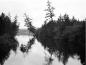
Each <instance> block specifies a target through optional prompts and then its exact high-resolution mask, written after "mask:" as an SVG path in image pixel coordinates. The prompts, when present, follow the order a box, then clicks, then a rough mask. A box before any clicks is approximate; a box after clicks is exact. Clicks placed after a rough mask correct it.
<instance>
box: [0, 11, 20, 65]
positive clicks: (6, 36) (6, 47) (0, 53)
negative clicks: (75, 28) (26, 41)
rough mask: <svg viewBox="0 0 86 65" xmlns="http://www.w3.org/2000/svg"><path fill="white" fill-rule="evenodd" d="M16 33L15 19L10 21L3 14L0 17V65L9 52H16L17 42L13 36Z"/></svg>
mask: <svg viewBox="0 0 86 65" xmlns="http://www.w3.org/2000/svg"><path fill="white" fill-rule="evenodd" d="M17 31H18V25H17V18H16V17H15V19H14V21H13V22H12V21H11V18H10V17H9V16H6V15H5V14H4V13H2V14H1V15H0V64H1V65H3V64H4V62H5V60H6V59H7V58H8V57H9V55H10V51H11V50H13V51H16V49H17V46H18V42H17V40H16V39H15V36H16V34H17Z"/></svg>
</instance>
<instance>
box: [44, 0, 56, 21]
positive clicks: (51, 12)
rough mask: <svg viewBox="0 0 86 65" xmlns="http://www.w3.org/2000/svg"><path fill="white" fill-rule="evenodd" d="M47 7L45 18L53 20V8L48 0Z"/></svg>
mask: <svg viewBox="0 0 86 65" xmlns="http://www.w3.org/2000/svg"><path fill="white" fill-rule="evenodd" d="M47 7H48V8H47V9H45V11H47V13H46V17H45V18H49V19H50V20H53V16H54V13H53V10H54V7H52V6H51V2H50V1H49V0H48V2H47Z"/></svg>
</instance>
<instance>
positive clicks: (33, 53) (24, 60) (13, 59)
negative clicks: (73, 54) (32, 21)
mask: <svg viewBox="0 0 86 65" xmlns="http://www.w3.org/2000/svg"><path fill="white" fill-rule="evenodd" d="M16 38H17V40H18V42H19V47H20V45H21V44H25V45H26V44H27V42H28V40H29V39H31V38H32V37H31V36H26V35H22V36H16ZM44 52H45V51H44V49H43V47H42V46H41V44H40V43H39V42H38V41H37V40H35V44H34V45H33V46H32V49H31V50H30V52H29V53H28V54H23V53H22V52H21V51H20V50H19V48H18V50H17V53H16V54H15V53H14V52H13V51H11V55H10V57H9V58H8V60H7V61H6V62H5V64H4V65H44V63H45V59H44V56H45V54H44ZM53 65H63V64H62V63H61V62H59V61H58V60H57V59H56V58H55V60H54V62H53ZM67 65H81V64H80V61H78V60H77V59H72V58H70V59H69V62H68V64H67Z"/></svg>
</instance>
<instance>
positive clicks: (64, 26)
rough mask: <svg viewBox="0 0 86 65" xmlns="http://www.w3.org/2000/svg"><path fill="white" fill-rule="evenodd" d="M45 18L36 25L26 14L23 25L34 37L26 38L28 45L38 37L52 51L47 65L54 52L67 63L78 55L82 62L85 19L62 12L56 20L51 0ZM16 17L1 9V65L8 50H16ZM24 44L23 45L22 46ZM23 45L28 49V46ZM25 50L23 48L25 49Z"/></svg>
mask: <svg viewBox="0 0 86 65" xmlns="http://www.w3.org/2000/svg"><path fill="white" fill-rule="evenodd" d="M47 4H48V5H47V7H48V8H47V9H46V11H47V13H46V16H45V18H46V20H45V21H44V24H43V25H42V26H41V27H40V28H36V27H35V26H33V25H32V21H31V18H30V17H29V16H27V15H26V14H24V15H25V23H26V24H25V25H26V26H27V27H28V30H29V31H30V32H31V33H32V34H31V35H32V36H33V38H32V39H31V40H30V41H29V42H28V44H27V46H26V47H27V49H28V50H29V49H31V46H32V45H33V44H34V43H35V42H34V41H35V39H37V40H38V41H39V42H40V43H41V44H42V45H43V47H44V49H45V50H46V49H47V50H48V52H49V53H50V54H51V57H50V58H49V61H48V63H49V64H48V65H50V63H52V60H53V59H52V55H55V56H56V57H57V58H58V59H59V61H62V62H63V64H64V65H66V64H67V62H68V58H69V57H73V58H74V56H75V55H78V56H79V58H78V59H80V61H81V63H82V65H85V22H86V20H81V21H80V20H77V19H75V17H73V18H72V19H71V18H69V15H67V14H65V15H63V16H61V15H60V16H59V18H58V19H57V20H54V19H53V17H54V15H55V14H54V13H53V10H54V8H53V7H52V6H51V4H50V2H49V1H48V2H47ZM18 27H19V26H18V25H17V17H16V16H15V17H14V21H12V20H11V18H10V17H9V16H7V15H5V14H4V13H2V14H1V15H0V64H1V65H3V64H4V62H5V60H7V59H8V57H9V55H10V51H11V50H13V51H16V49H17V47H18V42H17V40H16V39H15V36H16V35H17V32H18ZM22 48H23V47H22ZM27 49H25V50H26V51H27V52H28V50H27ZM25 50H24V51H25Z"/></svg>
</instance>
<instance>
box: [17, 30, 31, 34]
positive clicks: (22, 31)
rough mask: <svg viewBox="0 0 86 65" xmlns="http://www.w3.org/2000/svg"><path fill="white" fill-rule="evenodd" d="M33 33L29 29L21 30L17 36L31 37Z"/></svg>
mask: <svg viewBox="0 0 86 65" xmlns="http://www.w3.org/2000/svg"><path fill="white" fill-rule="evenodd" d="M30 34H31V33H30V32H29V30H27V29H19V31H18V33H17V35H30Z"/></svg>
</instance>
